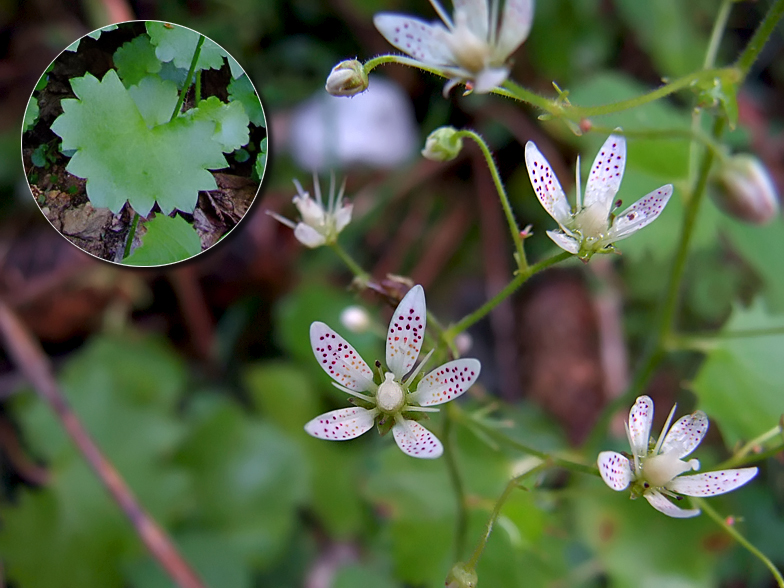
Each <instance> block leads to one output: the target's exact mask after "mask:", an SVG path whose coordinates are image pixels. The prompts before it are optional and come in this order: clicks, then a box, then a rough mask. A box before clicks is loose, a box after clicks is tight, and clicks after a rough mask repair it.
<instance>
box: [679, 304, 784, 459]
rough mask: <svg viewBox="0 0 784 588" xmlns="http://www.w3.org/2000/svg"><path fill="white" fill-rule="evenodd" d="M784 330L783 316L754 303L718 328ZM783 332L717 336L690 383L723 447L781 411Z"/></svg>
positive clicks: (770, 423)
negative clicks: (713, 421)
mask: <svg viewBox="0 0 784 588" xmlns="http://www.w3.org/2000/svg"><path fill="white" fill-rule="evenodd" d="M776 327H779V328H784V316H781V315H771V314H769V313H768V312H767V311H766V310H765V308H764V305H763V304H762V303H761V302H760V301H757V303H756V304H754V306H752V307H751V308H749V309H743V308H736V309H735V311H734V312H733V313H732V316H731V318H730V320H729V321H728V322H727V324H726V325H725V327H724V329H723V331H722V332H724V333H732V332H736V331H743V330H749V329H768V328H776ZM782 349H784V334H778V335H767V336H754V337H727V338H722V337H718V338H716V340H715V342H712V349H711V351H710V352H709V353H708V357H707V359H706V360H705V362H704V363H703V364H702V367H701V368H700V371H699V372H698V374H697V377H696V379H695V380H694V383H693V388H694V391H695V393H696V394H697V396H699V399H700V408H702V409H703V410H704V411H705V412H706V413H708V416H710V417H712V418H715V419H716V421H717V423H718V425H719V426H720V428H721V431H722V433H723V434H724V438H725V440H726V442H727V444H728V445H730V446H732V445H735V444H736V443H737V442H738V441H743V440H746V441H748V440H750V439H753V438H754V437H756V436H758V435H760V434H762V433H764V432H765V431H767V430H769V429H771V428H772V427H774V426H775V425H776V423H777V422H778V420H779V418H780V417H781V415H782V414H784V394H782V393H781V382H784V361H782V352H781V350H782Z"/></svg>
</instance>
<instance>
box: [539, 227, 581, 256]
mask: <svg viewBox="0 0 784 588" xmlns="http://www.w3.org/2000/svg"><path fill="white" fill-rule="evenodd" d="M547 236H548V237H550V238H551V239H552V240H553V242H554V243H555V244H556V245H558V247H560V248H561V249H563V250H564V251H568V252H569V253H571V254H572V255H577V253H578V252H579V251H580V242H579V241H578V240H577V239H575V238H574V237H571V236H569V235H567V234H566V233H562V232H561V231H547Z"/></svg>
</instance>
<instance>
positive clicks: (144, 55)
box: [113, 35, 174, 115]
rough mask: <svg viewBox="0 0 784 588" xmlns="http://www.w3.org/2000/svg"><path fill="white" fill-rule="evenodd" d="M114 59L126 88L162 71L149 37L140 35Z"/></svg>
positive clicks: (121, 49) (118, 51)
mask: <svg viewBox="0 0 784 588" xmlns="http://www.w3.org/2000/svg"><path fill="white" fill-rule="evenodd" d="M113 59H114V66H115V67H116V68H117V74H118V75H119V76H120V79H121V80H122V81H123V84H125V86H126V87H127V86H133V85H135V84H138V83H139V82H140V81H141V80H142V79H143V78H145V77H147V76H148V75H149V74H157V73H158V72H159V71H161V61H160V59H158V57H157V56H156V55H155V47H154V46H153V44H152V43H151V42H150V38H149V37H148V36H147V35H139V36H138V37H136V38H135V39H133V40H131V41H128V42H127V43H125V44H124V45H122V46H121V47H120V48H119V49H117V51H115V52H114V58H113ZM172 110H174V106H173V105H172ZM169 114H170V115H171V113H169Z"/></svg>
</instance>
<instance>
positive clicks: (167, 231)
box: [123, 214, 201, 267]
mask: <svg viewBox="0 0 784 588" xmlns="http://www.w3.org/2000/svg"><path fill="white" fill-rule="evenodd" d="M144 226H145V228H146V229H147V233H146V234H145V235H144V237H142V244H141V245H140V246H139V247H137V248H136V250H135V251H134V252H133V253H131V254H130V255H129V256H128V257H126V258H125V259H124V260H123V263H124V264H125V265H137V266H145V267H150V266H158V265H167V264H170V263H176V262H178V261H184V260H186V259H190V258H191V257H193V256H194V255H198V254H199V253H201V240H200V239H199V234H198V233H197V232H196V229H194V228H193V226H192V225H190V224H189V223H188V222H187V221H186V220H185V219H184V218H182V217H181V216H179V215H177V216H175V217H174V218H171V217H168V216H164V215H162V214H159V215H156V216H155V218H154V219H152V220H151V221H148V222H146V223H144Z"/></svg>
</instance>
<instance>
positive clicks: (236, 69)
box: [223, 51, 245, 80]
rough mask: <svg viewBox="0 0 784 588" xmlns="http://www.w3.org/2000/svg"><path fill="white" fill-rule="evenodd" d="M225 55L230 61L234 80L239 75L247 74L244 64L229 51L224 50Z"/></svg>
mask: <svg viewBox="0 0 784 588" xmlns="http://www.w3.org/2000/svg"><path fill="white" fill-rule="evenodd" d="M223 56H224V57H225V58H226V59H228V61H229V70H231V77H232V80H236V79H237V78H238V77H240V76H242V75H244V74H245V70H244V69H242V66H241V65H240V64H239V63H238V62H237V60H236V59H234V58H233V57H232V56H231V55H230V54H229V53H228V52H226V51H224V52H223Z"/></svg>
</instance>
